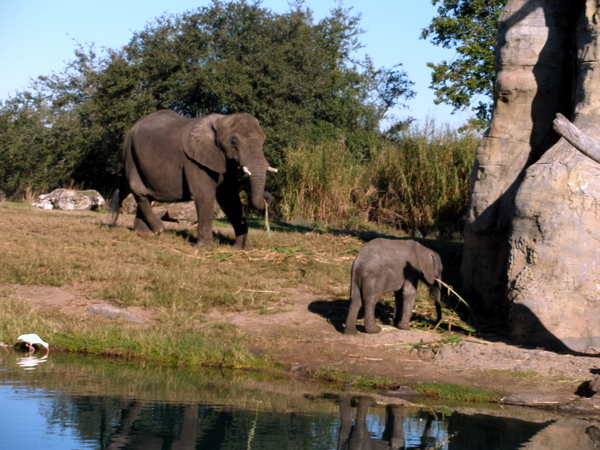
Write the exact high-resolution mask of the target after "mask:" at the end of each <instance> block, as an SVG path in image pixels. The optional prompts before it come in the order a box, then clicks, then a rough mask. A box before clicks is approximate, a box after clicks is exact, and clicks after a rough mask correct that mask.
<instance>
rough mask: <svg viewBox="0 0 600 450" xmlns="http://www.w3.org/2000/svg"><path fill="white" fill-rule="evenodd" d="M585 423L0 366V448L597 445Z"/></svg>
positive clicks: (234, 376)
mask: <svg viewBox="0 0 600 450" xmlns="http://www.w3.org/2000/svg"><path fill="white" fill-rule="evenodd" d="M590 426H594V423H593V422H592V421H586V420H582V419H577V418H567V417H561V416H556V415H551V414H548V413H543V412H539V411H535V410H529V409H510V410H501V409H498V408H492V409H491V410H475V409H473V408H472V406H471V407H465V406H462V407H456V406H454V407H453V408H452V409H449V408H444V407H441V408H440V407H436V408H417V407H412V406H401V405H400V406H390V405H388V406H382V405H377V404H375V402H374V400H373V399H372V398H371V397H369V396H366V395H363V396H349V395H348V394H347V393H345V392H343V391H339V392H338V391H335V390H333V389H326V388H325V387H324V386H322V385H318V384H316V383H311V382H307V381H301V380H289V379H283V378H274V377H272V376H267V375H265V374H241V373H239V372H230V371H228V372H218V371H217V372H215V371H208V370H204V369H197V370H190V369H168V368H164V367H159V366H155V365H150V364H140V363H137V364H129V363H125V362H122V361H115V360H103V359H99V358H88V357H82V356H78V355H66V354H60V353H50V355H48V356H47V357H38V356H33V357H26V356H24V355H21V354H18V353H15V352H10V353H9V354H8V355H7V356H6V357H4V359H3V360H2V361H1V363H0V450H4V449H10V450H15V449H18V450H20V449H60V450H65V449H144V450H153V449H161V450H162V449H218V450H220V449H235V450H237V449H261V450H262V449H266V450H269V449H276V450H283V449H358V448H361V449H362V448H373V449H405V450H407V449H434V448H438V449H444V450H453V449H461V450H462V449H467V450H468V449H478V450H480V449H490V450H493V449H499V450H500V449H501V450H504V449H544V450H546V449H565V450H567V449H569V450H573V449H581V450H586V449H590V450H591V449H593V448H594V443H593V442H592V440H591V439H590V438H589V437H588V435H587V434H586V429H587V428H588V427H590Z"/></svg>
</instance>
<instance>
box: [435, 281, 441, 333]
mask: <svg viewBox="0 0 600 450" xmlns="http://www.w3.org/2000/svg"><path fill="white" fill-rule="evenodd" d="M441 297H442V283H441V280H439V279H437V278H436V279H435V282H434V284H433V302H434V303H435V312H436V314H437V322H436V323H440V322H441V321H442V298H441Z"/></svg>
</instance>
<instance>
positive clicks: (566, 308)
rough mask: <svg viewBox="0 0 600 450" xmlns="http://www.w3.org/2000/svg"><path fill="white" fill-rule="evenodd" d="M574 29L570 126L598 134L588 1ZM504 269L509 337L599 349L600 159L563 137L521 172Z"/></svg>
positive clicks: (597, 28)
mask: <svg viewBox="0 0 600 450" xmlns="http://www.w3.org/2000/svg"><path fill="white" fill-rule="evenodd" d="M583 12H584V13H583V14H581V16H580V17H579V19H578V23H577V32H576V36H577V39H576V42H575V44H576V46H577V50H578V51H577V59H576V61H575V62H576V67H577V71H576V73H577V77H576V78H575V80H574V88H575V91H574V96H573V98H574V99H575V100H576V102H575V103H574V107H573V113H572V117H573V124H574V125H576V126H577V127H578V128H579V129H580V130H581V131H583V132H584V133H585V134H587V135H588V136H589V137H591V138H593V139H595V140H596V141H598V140H599V138H600V130H599V129H598V123H599V119H600V114H599V113H600V97H599V95H600V92H598V91H599V89H598V88H599V87H600V73H598V72H599V71H598V70H597V69H598V61H597V56H596V55H598V54H599V51H600V48H598V44H599V43H598V40H597V38H598V36H599V35H600V24H598V21H597V20H596V14H597V5H596V4H595V2H592V1H587V4H586V8H585V10H584V11H583ZM509 245H510V258H509V267H508V279H509V285H508V287H509V293H508V300H509V302H510V305H511V306H510V314H509V328H510V335H511V337H512V338H513V339H514V340H515V341H517V342H520V343H527V344H530V345H545V346H552V347H557V348H563V349H570V350H574V351H578V352H593V353H597V352H598V351H599V350H600V326H599V325H598V324H599V323H600V164H599V163H598V162H596V161H593V160H592V159H590V158H588V157H587V156H584V155H583V154H581V153H579V151H577V150H576V149H575V148H574V147H573V146H572V145H571V144H570V143H568V142H567V141H566V140H564V139H562V140H560V141H559V142H558V143H557V144H556V145H554V146H553V147H552V148H551V149H550V150H549V151H547V152H546V153H545V154H544V156H543V157H542V158H540V159H539V161H537V162H536V163H534V164H533V165H531V166H530V167H529V168H528V169H527V172H526V175H525V178H524V179H523V182H522V183H521V185H520V187H519V190H518V193H517V195H516V198H515V214H514V217H513V220H512V230H511V234H510V237H509Z"/></svg>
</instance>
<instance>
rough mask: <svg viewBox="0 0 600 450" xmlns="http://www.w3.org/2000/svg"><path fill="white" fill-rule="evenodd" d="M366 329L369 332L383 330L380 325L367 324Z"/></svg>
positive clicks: (373, 332) (375, 332)
mask: <svg viewBox="0 0 600 450" xmlns="http://www.w3.org/2000/svg"><path fill="white" fill-rule="evenodd" d="M365 331H366V332H367V333H369V334H377V333H379V332H381V327H380V326H379V325H365Z"/></svg>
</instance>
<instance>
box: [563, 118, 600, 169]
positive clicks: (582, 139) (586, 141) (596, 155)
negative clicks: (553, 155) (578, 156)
mask: <svg viewBox="0 0 600 450" xmlns="http://www.w3.org/2000/svg"><path fill="white" fill-rule="evenodd" d="M552 125H553V126H554V130H555V131H556V132H557V133H558V134H560V135H561V136H562V137H564V138H565V139H566V140H567V141H568V142H569V144H571V145H572V146H573V147H575V148H576V149H577V150H579V151H580V152H581V153H583V154H584V155H586V156H587V157H589V158H591V159H593V160H594V161H596V162H598V163H600V143H598V142H597V141H596V140H594V139H592V138H591V137H589V136H588V135H586V134H585V133H584V132H583V131H581V130H580V129H579V128H577V127H576V126H575V125H573V124H572V123H571V122H569V120H568V119H567V118H566V117H565V116H563V115H562V114H560V113H557V114H556V119H554V121H553V122H552Z"/></svg>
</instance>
